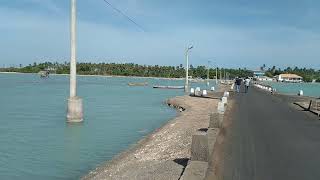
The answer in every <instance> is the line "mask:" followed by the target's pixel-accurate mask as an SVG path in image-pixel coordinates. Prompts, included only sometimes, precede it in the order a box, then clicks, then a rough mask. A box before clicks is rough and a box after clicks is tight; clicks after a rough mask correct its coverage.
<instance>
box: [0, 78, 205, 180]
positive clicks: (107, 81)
mask: <svg viewBox="0 0 320 180" xmlns="http://www.w3.org/2000/svg"><path fill="white" fill-rule="evenodd" d="M77 80H78V95H79V96H80V97H81V98H83V103H84V122H83V123H79V124H68V123H66V104H67V101H66V100H67V97H68V95H69V77H68V76H58V75H52V76H50V77H49V78H47V79H41V78H39V76H38V75H36V74H0V179H33V180H38V179H39V180H40V179H41V180H42V179H46V180H47V179H78V178H80V177H81V176H83V175H85V174H86V173H88V172H89V171H90V170H92V169H94V168H95V167H96V166H97V165H99V164H101V163H103V162H105V161H107V160H110V159H112V158H113V157H114V156H115V155H116V154H118V153H120V152H121V151H123V150H125V149H127V148H129V147H130V146H131V145H133V144H134V143H136V142H137V141H138V140H140V139H141V138H143V137H144V136H146V135H147V134H148V133H150V132H152V131H153V130H155V129H156V128H159V127H160V126H161V125H163V124H164V123H166V122H167V121H168V120H170V119H172V118H173V117H174V116H175V115H176V111H175V110H174V109H172V108H169V107H168V106H167V105H166V104H165V103H164V101H165V99H167V98H170V97H174V96H177V95H183V94H184V93H183V90H181V89H180V90H167V89H153V88H152V85H180V86H181V85H184V81H183V80H163V79H145V78H122V77H99V76H78V77H77ZM129 82H148V84H149V85H148V86H140V87H138V86H137V87H133V86H128V85H127V83H129ZM204 84H205V83H197V84H191V86H195V87H196V86H201V87H202V88H203V87H205V85H204Z"/></svg>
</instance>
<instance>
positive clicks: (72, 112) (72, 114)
mask: <svg viewBox="0 0 320 180" xmlns="http://www.w3.org/2000/svg"><path fill="white" fill-rule="evenodd" d="M76 17H77V9H76V0H71V22H70V37H71V38H70V49H71V59H70V97H69V99H68V110H67V111H68V112H67V122H82V121H83V106H82V99H81V98H80V97H78V96H77V62H76V53H77V51H76V48H77V47H76V20H77V19H76Z"/></svg>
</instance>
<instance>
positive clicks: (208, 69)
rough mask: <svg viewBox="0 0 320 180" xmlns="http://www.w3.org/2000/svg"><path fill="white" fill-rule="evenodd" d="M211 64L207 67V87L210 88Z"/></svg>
mask: <svg viewBox="0 0 320 180" xmlns="http://www.w3.org/2000/svg"><path fill="white" fill-rule="evenodd" d="M210 63H211V61H208V67H207V86H209V85H210V83H209V79H210V77H209V75H210V74H209V73H210Z"/></svg>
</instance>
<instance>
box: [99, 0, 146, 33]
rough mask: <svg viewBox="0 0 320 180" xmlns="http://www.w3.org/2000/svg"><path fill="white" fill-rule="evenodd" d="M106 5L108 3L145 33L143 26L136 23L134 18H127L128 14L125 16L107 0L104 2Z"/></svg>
mask: <svg viewBox="0 0 320 180" xmlns="http://www.w3.org/2000/svg"><path fill="white" fill-rule="evenodd" d="M103 1H104V2H105V3H107V5H108V6H110V7H111V8H112V9H113V10H115V11H117V12H118V13H119V14H121V15H122V16H124V17H125V18H126V19H128V20H129V21H130V22H132V23H133V24H134V25H136V26H137V27H138V28H139V29H140V30H142V31H143V32H145V30H144V28H143V27H142V26H140V25H139V24H138V23H136V22H135V21H134V20H133V19H132V18H130V17H129V16H127V15H126V14H124V13H123V12H122V11H121V10H120V9H118V8H116V7H115V6H113V5H112V4H111V3H109V2H108V1H107V0H103Z"/></svg>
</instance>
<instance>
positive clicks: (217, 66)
mask: <svg viewBox="0 0 320 180" xmlns="http://www.w3.org/2000/svg"><path fill="white" fill-rule="evenodd" d="M216 84H218V65H216Z"/></svg>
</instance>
